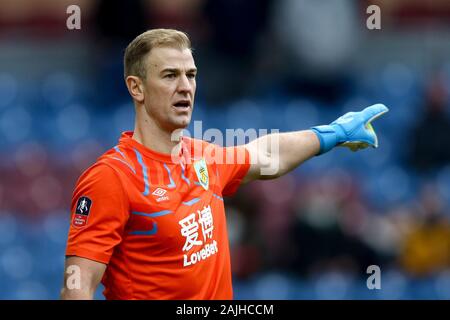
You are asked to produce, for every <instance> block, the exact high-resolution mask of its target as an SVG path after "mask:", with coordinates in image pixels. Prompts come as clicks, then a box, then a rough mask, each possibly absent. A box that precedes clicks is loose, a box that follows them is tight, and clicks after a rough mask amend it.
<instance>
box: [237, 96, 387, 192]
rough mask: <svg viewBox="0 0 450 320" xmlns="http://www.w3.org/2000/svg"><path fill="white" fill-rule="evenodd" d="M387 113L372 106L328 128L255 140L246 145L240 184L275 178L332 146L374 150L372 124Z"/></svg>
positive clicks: (316, 128) (339, 119)
mask: <svg viewBox="0 0 450 320" xmlns="http://www.w3.org/2000/svg"><path fill="white" fill-rule="evenodd" d="M388 111H389V109H388V108H387V107H386V106H384V105H383V104H375V105H372V106H370V107H367V108H366V109H364V110H362V111H360V112H349V113H346V114H345V115H343V116H342V117H340V118H338V119H337V120H335V121H333V122H332V123H331V124H329V125H322V126H316V127H313V128H311V129H310V130H302V131H295V132H287V133H277V134H269V135H266V136H263V137H260V138H258V139H255V140H253V141H252V142H250V143H248V144H246V145H245V148H246V149H247V151H248V152H249V154H250V163H251V164H250V168H249V170H248V172H247V175H246V176H245V178H244V179H243V183H246V182H249V181H252V180H258V179H259V180H267V179H275V178H278V177H280V176H282V175H284V174H286V173H288V172H289V171H291V170H293V169H295V168H296V167H297V166H299V165H300V164H302V163H303V162H305V161H306V160H308V159H310V158H312V157H314V156H316V155H319V154H323V153H326V152H328V151H329V150H331V149H333V148H334V147H335V146H344V147H348V148H349V149H351V150H352V151H358V150H361V149H365V148H367V147H369V146H370V147H373V148H377V147H378V137H377V135H376V133H375V130H374V129H373V127H372V125H371V122H372V121H373V120H375V119H376V118H378V117H380V116H381V115H382V114H384V113H386V112H388Z"/></svg>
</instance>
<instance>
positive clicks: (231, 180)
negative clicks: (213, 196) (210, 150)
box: [216, 146, 250, 196]
mask: <svg viewBox="0 0 450 320" xmlns="http://www.w3.org/2000/svg"><path fill="white" fill-rule="evenodd" d="M216 152H219V154H220V157H218V158H219V159H221V160H222V161H220V163H216V165H217V171H218V172H217V174H218V178H219V179H220V182H221V184H222V195H224V196H232V195H233V194H234V193H235V192H236V191H237V189H238V188H239V185H240V184H241V182H242V179H243V178H244V177H245V175H246V174H247V172H248V170H249V168H250V154H249V152H248V151H247V149H246V148H245V147H244V146H237V147H225V148H222V147H218V148H217V150H216Z"/></svg>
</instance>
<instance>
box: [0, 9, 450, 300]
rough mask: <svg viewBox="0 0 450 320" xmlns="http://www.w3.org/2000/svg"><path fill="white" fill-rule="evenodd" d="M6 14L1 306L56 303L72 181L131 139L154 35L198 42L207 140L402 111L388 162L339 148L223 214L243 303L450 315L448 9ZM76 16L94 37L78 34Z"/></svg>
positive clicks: (0, 65) (198, 114)
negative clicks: (391, 305) (409, 303)
mask: <svg viewBox="0 0 450 320" xmlns="http://www.w3.org/2000/svg"><path fill="white" fill-rule="evenodd" d="M1 3H2V4H1V5H0V154H1V161H0V298H1V299H58V298H59V290H60V287H61V284H62V277H63V263H64V249H65V241H66V235H67V230H68V225H69V216H70V213H69V204H70V199H71V193H72V190H73V187H74V184H75V181H76V179H77V178H78V176H79V174H80V173H81V172H82V171H83V170H84V169H86V168H87V167H88V166H89V165H90V164H91V163H93V162H94V161H95V159H96V158H97V157H98V156H99V155H100V154H102V153H103V152H104V151H105V150H107V149H108V148H109V147H111V146H113V145H114V144H115V142H116V140H117V138H118V137H119V135H120V133H121V132H122V131H124V130H132V129H133V107H132V104H131V100H130V98H129V97H128V94H127V91H126V88H125V85H124V83H123V80H122V55H123V50H124V48H125V46H126V44H127V43H128V42H129V41H130V40H131V39H132V38H134V36H136V35H137V34H139V33H140V32H142V31H144V30H146V29H148V28H152V27H175V28H180V29H182V30H185V31H187V32H188V33H189V34H190V36H191V38H192V41H193V44H194V48H195V58H196V63H197V66H198V67H199V77H198V91H197V98H196V107H195V111H194V116H193V120H202V121H203V128H204V129H206V128H210V127H214V128H220V129H222V130H225V129H226V128H244V129H247V128H257V129H258V128H267V129H270V128H277V129H280V130H281V131H288V130H299V129H306V128H309V127H310V126H312V125H318V124H326V123H329V122H331V121H332V120H334V119H335V118H336V117H337V116H339V115H341V114H343V113H344V112H346V111H350V110H358V109H361V108H363V107H365V106H368V105H370V104H373V103H378V102H382V103H384V104H386V105H387V106H389V107H390V112H389V113H388V114H387V115H386V116H385V117H383V118H381V119H379V120H377V121H376V122H375V123H374V126H375V128H376V130H377V132H378V134H379V140H380V148H379V149H377V150H365V151H362V152H358V153H351V152H349V151H348V150H342V149H340V148H338V149H337V150H334V151H332V152H330V153H328V154H326V155H323V156H320V157H317V158H315V159H313V160H311V161H309V162H308V163H306V164H304V165H303V166H301V167H300V168H299V169H297V170H295V171H294V172H293V173H291V174H289V175H287V176H285V177H283V178H281V179H278V180H274V181H269V182H255V183H252V184H250V185H248V186H245V187H243V188H242V189H241V190H240V192H239V193H238V195H237V196H236V197H234V198H232V199H229V200H227V201H226V204H227V213H228V227H229V234H230V242H231V249H232V267H233V273H234V290H235V298H237V299H450V224H449V219H450V209H449V204H450V100H449V94H450V2H449V1H448V0H429V1H421V0H414V1H413V0H389V1H387V0H386V1H375V0H373V1H365V0H361V1H356V0H355V1H350V0H345V1H344V0H326V1H317V0H277V1H275V0H246V1H238V0H176V1H165V0H145V1H131V0H129V1H106V0H104V1H102V0H39V1H32V0H20V1H19V0H2V1H1ZM71 4H77V5H79V6H80V8H81V26H82V29H81V30H74V31H69V30H67V28H66V19H67V17H68V14H66V8H67V6H69V5H71ZM370 4H377V5H379V6H380V7H381V19H382V20H381V22H382V25H381V26H382V29H381V30H368V29H367V28H366V19H367V17H368V16H369V15H368V14H366V8H367V7H368V6H369V5H370ZM369 265H378V266H380V268H381V285H382V288H381V290H368V289H367V287H366V279H367V277H368V276H369V275H368V274H367V273H366V269H367V267H368V266H369ZM96 297H97V298H102V295H101V288H100V289H99V290H98V291H97V293H96Z"/></svg>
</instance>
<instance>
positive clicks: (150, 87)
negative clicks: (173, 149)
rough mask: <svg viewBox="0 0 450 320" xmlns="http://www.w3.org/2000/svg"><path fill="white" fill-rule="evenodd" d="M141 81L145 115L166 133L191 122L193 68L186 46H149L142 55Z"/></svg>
mask: <svg viewBox="0 0 450 320" xmlns="http://www.w3.org/2000/svg"><path fill="white" fill-rule="evenodd" d="M146 62H147V78H146V79H145V80H144V91H145V109H146V111H147V114H148V115H149V116H150V117H151V118H152V119H153V120H154V121H155V122H156V123H157V124H158V125H159V126H160V128H162V129H163V130H166V131H168V132H172V131H174V130H175V129H180V128H186V127H187V126H188V125H189V122H190V121H191V116H192V110H193V107H194V96H195V88H196V82H195V76H196V73H197V68H196V67H195V63H194V58H193V57H192V53H191V50H189V49H183V50H180V49H176V48H165V47H162V48H153V49H152V50H151V51H150V53H149V54H148V56H147V58H146Z"/></svg>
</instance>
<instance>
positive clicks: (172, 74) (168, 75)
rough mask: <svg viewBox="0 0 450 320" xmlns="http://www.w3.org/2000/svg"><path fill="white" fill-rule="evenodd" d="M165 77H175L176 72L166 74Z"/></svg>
mask: <svg viewBox="0 0 450 320" xmlns="http://www.w3.org/2000/svg"><path fill="white" fill-rule="evenodd" d="M165 78H168V79H173V78H175V73H169V74H166V76H165Z"/></svg>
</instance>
